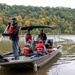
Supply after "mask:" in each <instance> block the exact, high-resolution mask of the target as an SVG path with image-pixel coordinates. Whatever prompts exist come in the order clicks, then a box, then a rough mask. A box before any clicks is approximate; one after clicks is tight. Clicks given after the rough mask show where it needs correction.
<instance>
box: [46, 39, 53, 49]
mask: <svg viewBox="0 0 75 75" xmlns="http://www.w3.org/2000/svg"><path fill="white" fill-rule="evenodd" d="M45 46H46V48H52V47H53V39H48V40H47V41H46V44H45Z"/></svg>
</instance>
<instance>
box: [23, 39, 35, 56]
mask: <svg viewBox="0 0 75 75" xmlns="http://www.w3.org/2000/svg"><path fill="white" fill-rule="evenodd" d="M33 53H34V51H33V46H32V42H31V40H29V41H28V42H27V43H26V45H25V47H24V54H25V55H33Z"/></svg>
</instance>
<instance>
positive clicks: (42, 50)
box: [36, 43, 44, 53]
mask: <svg viewBox="0 0 75 75" xmlns="http://www.w3.org/2000/svg"><path fill="white" fill-rule="evenodd" d="M43 48H44V44H43V43H38V44H37V45H36V49H37V53H43V52H44V49H43Z"/></svg>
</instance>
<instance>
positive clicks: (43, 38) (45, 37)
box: [38, 30, 47, 43]
mask: <svg viewBox="0 0 75 75" xmlns="http://www.w3.org/2000/svg"><path fill="white" fill-rule="evenodd" d="M38 39H41V40H42V41H43V43H45V41H46V39H47V36H46V34H45V33H44V32H43V30H41V31H40V34H39V35H38Z"/></svg>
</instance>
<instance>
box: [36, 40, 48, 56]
mask: <svg viewBox="0 0 75 75" xmlns="http://www.w3.org/2000/svg"><path fill="white" fill-rule="evenodd" d="M36 52H37V54H38V55H44V53H47V51H46V48H45V45H44V43H43V41H42V40H39V43H38V44H36Z"/></svg>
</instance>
